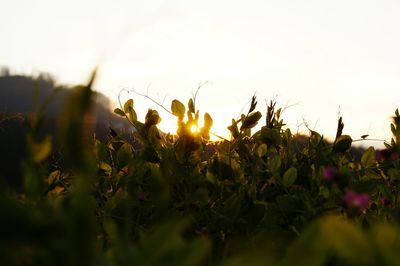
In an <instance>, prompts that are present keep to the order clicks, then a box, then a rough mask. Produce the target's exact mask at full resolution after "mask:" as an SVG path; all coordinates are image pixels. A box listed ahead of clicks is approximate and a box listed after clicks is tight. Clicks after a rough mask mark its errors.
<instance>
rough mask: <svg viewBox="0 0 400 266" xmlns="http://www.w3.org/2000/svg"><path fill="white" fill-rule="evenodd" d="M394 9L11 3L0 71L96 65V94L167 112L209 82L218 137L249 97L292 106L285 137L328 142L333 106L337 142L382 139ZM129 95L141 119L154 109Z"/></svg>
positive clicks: (61, 75)
mask: <svg viewBox="0 0 400 266" xmlns="http://www.w3.org/2000/svg"><path fill="white" fill-rule="evenodd" d="M399 13H400V2H397V1H385V2H382V1H381V2H378V1H358V0H357V1H335V2H321V1H304V2H301V3H300V2H297V1H279V2H275V1H246V2H244V1H236V2H232V1H218V2H216V1H190V2H187V1H186V2H185V1H151V2H150V1H148V2H145V3H142V2H140V1H113V2H112V3H111V2H108V1H92V0H90V1H85V2H79V1H68V2H63V1H50V0H42V1H35V2H33V1H22V0H16V1H8V2H7V3H5V4H3V7H2V9H1V10H0V33H1V34H2V36H3V40H2V49H1V50H0V58H2V60H1V62H0V64H1V65H4V66H7V67H10V69H11V70H13V71H15V72H17V73H23V74H31V73H36V72H39V71H45V72H49V73H50V74H52V75H54V76H55V77H56V79H57V81H58V82H60V83H66V84H76V83H83V82H85V81H86V79H87V78H88V76H89V75H90V72H91V71H92V69H93V68H94V67H96V66H98V67H99V76H98V77H99V78H98V80H97V83H96V88H98V89H99V91H101V92H103V93H104V94H105V95H107V96H108V97H110V99H111V100H112V101H114V102H116V101H117V95H118V92H119V91H120V90H121V89H134V90H136V91H139V92H144V93H147V92H148V93H149V95H150V96H151V97H153V98H155V99H158V98H160V99H161V100H162V99H163V98H164V97H165V96H166V98H165V105H166V107H169V105H170V102H171V100H172V99H175V98H176V99H179V100H181V101H182V102H184V103H186V102H187V100H188V99H189V97H191V94H192V92H193V91H195V90H196V88H197V86H198V84H199V83H203V82H206V81H207V83H206V84H205V85H204V86H203V87H202V89H201V91H200V93H199V96H198V108H199V109H200V111H201V112H202V113H204V112H209V113H210V114H211V115H212V117H213V118H214V120H215V126H214V129H213V131H215V132H216V133H217V134H221V135H224V134H226V126H228V125H229V123H230V121H231V118H236V117H237V115H238V114H239V112H240V111H241V109H242V108H243V107H244V106H245V105H246V103H248V102H249V100H250V98H251V96H252V95H253V94H254V93H256V94H257V96H258V102H259V106H258V110H260V111H261V112H262V113H265V111H266V104H265V101H264V100H266V101H269V100H271V99H274V98H275V99H276V100H277V105H278V106H279V107H284V106H285V105H291V107H290V108H288V109H287V110H286V111H285V112H284V114H283V119H284V120H285V121H286V122H287V123H288V126H289V127H290V128H291V129H292V130H293V131H296V130H297V129H298V128H299V130H300V131H304V130H305V127H304V126H303V125H302V123H303V119H304V120H305V121H307V122H308V124H309V125H310V127H311V128H313V129H315V130H316V131H318V132H321V133H323V134H324V135H325V136H327V137H333V136H334V135H335V132H336V125H337V118H338V112H339V110H340V114H341V115H342V116H343V119H344V123H345V129H344V134H349V135H351V136H352V137H353V139H357V138H359V137H360V136H361V135H364V134H369V135H370V137H371V138H378V139H385V140H387V141H389V140H390V137H391V133H390V127H389V123H390V117H391V116H392V114H393V113H394V111H395V109H396V108H397V107H399V105H398V99H399V97H400V76H399V73H400V64H399V62H400V51H399V49H398V47H400V34H398V33H397V32H398V30H397V28H398V25H400V17H399V16H398V14H399ZM134 99H135V102H136V106H137V109H138V113H139V117H143V116H144V115H145V112H146V110H147V108H150V107H155V108H157V106H156V105H154V104H152V103H151V102H149V101H146V100H144V99H143V98H141V97H139V96H134ZM292 105H293V106H292ZM246 108H247V107H246ZM157 109H159V108H157ZM159 110H160V109H159ZM160 113H161V115H162V117H163V118H164V121H170V120H172V117H170V118H169V117H168V115H167V114H165V113H163V112H162V111H161V110H160ZM262 121H263V120H262ZM170 124H171V122H170ZM172 124H173V122H172ZM163 127H164V129H165V128H169V127H170V125H166V124H165V125H162V126H161V128H163ZM224 130H225V131H224ZM363 145H364V146H368V145H375V146H376V145H377V143H376V142H371V143H369V142H365V143H363Z"/></svg>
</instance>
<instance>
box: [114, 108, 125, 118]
mask: <svg viewBox="0 0 400 266" xmlns="http://www.w3.org/2000/svg"><path fill="white" fill-rule="evenodd" d="M114 113H116V114H117V115H119V116H125V113H124V111H122V110H121V109H119V108H115V109H114Z"/></svg>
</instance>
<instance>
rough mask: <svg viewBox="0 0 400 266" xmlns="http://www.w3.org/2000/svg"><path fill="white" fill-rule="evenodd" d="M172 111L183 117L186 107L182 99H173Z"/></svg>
mask: <svg viewBox="0 0 400 266" xmlns="http://www.w3.org/2000/svg"><path fill="white" fill-rule="evenodd" d="M171 111H172V113H173V114H174V115H175V116H177V117H179V118H183V117H184V116H185V111H186V108H185V106H184V105H183V103H181V102H180V101H178V100H173V101H172V104H171Z"/></svg>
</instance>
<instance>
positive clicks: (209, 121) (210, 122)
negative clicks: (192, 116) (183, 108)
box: [203, 113, 214, 131]
mask: <svg viewBox="0 0 400 266" xmlns="http://www.w3.org/2000/svg"><path fill="white" fill-rule="evenodd" d="M213 123H214V122H213V119H212V118H211V116H210V115H209V114H208V113H205V114H204V126H203V128H204V129H206V130H208V131H209V130H210V129H211V127H212V125H213Z"/></svg>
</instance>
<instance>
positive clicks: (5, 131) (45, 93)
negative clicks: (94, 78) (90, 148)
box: [0, 71, 132, 187]
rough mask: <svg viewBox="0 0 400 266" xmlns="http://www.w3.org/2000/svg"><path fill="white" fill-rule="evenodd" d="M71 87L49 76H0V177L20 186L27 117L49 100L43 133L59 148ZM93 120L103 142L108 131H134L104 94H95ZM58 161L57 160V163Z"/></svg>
mask: <svg viewBox="0 0 400 266" xmlns="http://www.w3.org/2000/svg"><path fill="white" fill-rule="evenodd" d="M69 93H71V88H69V87H67V86H60V85H57V84H56V82H55V81H54V79H53V78H52V77H51V76H50V75H46V74H41V75H39V76H37V77H32V76H22V75H9V74H8V73H7V72H5V71H2V75H1V74H0V151H1V153H0V178H2V177H3V178H5V179H6V181H7V182H8V183H10V184H12V185H14V187H15V186H16V187H18V186H19V185H20V180H21V171H20V165H21V163H22V161H23V160H24V158H25V156H26V140H25V136H26V133H27V131H28V121H27V119H28V117H29V116H30V115H32V114H34V113H37V112H38V111H39V109H40V108H41V107H42V106H43V104H44V103H45V102H46V100H47V99H50V100H49V102H48V105H46V108H44V113H45V116H46V119H45V122H44V124H43V128H42V131H43V134H51V135H52V136H53V140H54V143H53V144H54V146H55V147H56V149H57V146H58V144H57V126H58V118H59V116H60V114H61V111H62V107H63V105H64V101H65V99H66V98H67V96H68V94H69ZM94 98H95V104H94V107H93V114H94V115H93V117H94V121H93V122H92V123H93V124H92V125H91V126H90V128H92V129H93V132H92V133H93V134H96V137H97V138H98V139H100V140H103V141H104V140H106V139H107V138H108V134H109V130H110V129H109V128H110V127H111V128H113V129H114V130H115V131H117V132H121V131H124V132H131V131H132V126H131V125H130V124H129V123H128V122H127V121H126V120H124V119H122V118H120V117H118V116H116V115H115V114H113V113H112V111H111V110H110V101H109V99H108V98H106V96H104V95H103V94H101V93H98V92H96V93H95V97H94ZM56 159H57V158H55V159H54V160H56Z"/></svg>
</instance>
